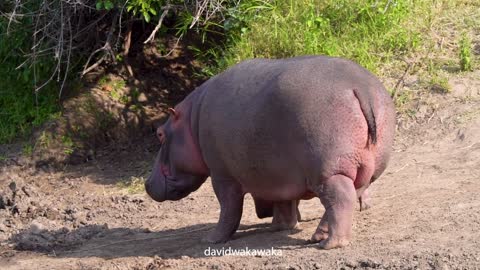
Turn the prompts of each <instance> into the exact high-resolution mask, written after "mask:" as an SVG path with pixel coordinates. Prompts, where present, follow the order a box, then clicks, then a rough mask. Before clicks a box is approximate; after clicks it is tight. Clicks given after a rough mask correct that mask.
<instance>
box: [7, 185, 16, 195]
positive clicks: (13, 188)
mask: <svg viewBox="0 0 480 270" xmlns="http://www.w3.org/2000/svg"><path fill="white" fill-rule="evenodd" d="M8 187H9V188H10V190H11V191H12V192H13V193H15V192H17V184H16V183H15V182H11V183H10V185H8Z"/></svg>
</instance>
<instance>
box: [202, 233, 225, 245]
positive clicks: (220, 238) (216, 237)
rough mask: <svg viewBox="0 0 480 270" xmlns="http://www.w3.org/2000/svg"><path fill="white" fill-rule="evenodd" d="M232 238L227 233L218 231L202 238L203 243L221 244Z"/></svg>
mask: <svg viewBox="0 0 480 270" xmlns="http://www.w3.org/2000/svg"><path fill="white" fill-rule="evenodd" d="M228 240H230V237H226V236H225V235H221V234H218V233H217V232H216V231H213V232H210V233H209V234H208V235H207V236H206V237H204V238H202V240H201V242H202V243H207V244H221V243H226V242H228Z"/></svg>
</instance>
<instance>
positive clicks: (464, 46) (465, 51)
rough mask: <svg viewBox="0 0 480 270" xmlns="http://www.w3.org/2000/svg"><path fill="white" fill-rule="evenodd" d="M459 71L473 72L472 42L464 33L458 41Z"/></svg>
mask: <svg viewBox="0 0 480 270" xmlns="http://www.w3.org/2000/svg"><path fill="white" fill-rule="evenodd" d="M459 44H460V53H459V58H460V70H462V71H473V66H472V42H471V41H470V38H469V37H468V36H467V35H466V34H465V33H464V34H463V35H462V38H461V39H460V43H459Z"/></svg>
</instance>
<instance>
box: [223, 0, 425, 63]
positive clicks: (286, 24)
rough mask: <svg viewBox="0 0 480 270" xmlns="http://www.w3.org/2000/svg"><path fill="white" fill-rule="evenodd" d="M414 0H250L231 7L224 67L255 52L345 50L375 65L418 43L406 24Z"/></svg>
mask: <svg viewBox="0 0 480 270" xmlns="http://www.w3.org/2000/svg"><path fill="white" fill-rule="evenodd" d="M412 8H413V1H410V0H396V1H392V0H360V1H348V0H340V1H337V0H297V1H284V0H283V1H282V0H273V1H262V0H250V1H244V2H243V4H241V5H239V6H238V7H236V8H234V9H231V10H230V13H229V15H230V16H229V18H228V19H227V21H226V22H225V29H226V30H227V35H229V36H230V41H229V45H228V48H227V49H226V51H225V59H222V60H221V61H222V62H221V63H220V66H221V68H225V67H227V66H229V65H232V64H235V63H238V62H240V61H242V60H244V59H248V58H254V57H265V58H283V57H292V56H297V55H305V54H323V55H330V56H343V57H347V58H350V59H355V60H356V61H357V62H359V63H360V64H362V65H363V66H365V67H366V68H368V69H370V70H372V71H376V68H377V66H378V65H379V63H381V62H384V61H388V60H389V59H391V57H394V56H395V57H397V56H399V55H402V54H404V53H406V52H409V51H411V50H412V49H414V48H415V47H416V46H417V45H418V42H419V35H418V34H417V33H414V32H412V31H411V30H408V29H405V28H404V27H402V23H403V22H404V21H405V20H408V19H411V18H410V17H411V16H412V14H411V10H412Z"/></svg>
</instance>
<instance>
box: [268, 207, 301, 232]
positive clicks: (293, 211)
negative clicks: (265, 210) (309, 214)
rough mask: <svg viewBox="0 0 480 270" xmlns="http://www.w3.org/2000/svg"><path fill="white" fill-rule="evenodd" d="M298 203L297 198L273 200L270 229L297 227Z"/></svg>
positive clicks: (298, 218) (278, 229)
mask: <svg viewBox="0 0 480 270" xmlns="http://www.w3.org/2000/svg"><path fill="white" fill-rule="evenodd" d="M298 204H299V201H298V200H291V201H278V202H275V203H274V205H273V219H272V229H273V230H275V231H280V230H290V229H294V228H295V227H297V224H298V221H299V220H300V212H299V211H298Z"/></svg>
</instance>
